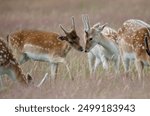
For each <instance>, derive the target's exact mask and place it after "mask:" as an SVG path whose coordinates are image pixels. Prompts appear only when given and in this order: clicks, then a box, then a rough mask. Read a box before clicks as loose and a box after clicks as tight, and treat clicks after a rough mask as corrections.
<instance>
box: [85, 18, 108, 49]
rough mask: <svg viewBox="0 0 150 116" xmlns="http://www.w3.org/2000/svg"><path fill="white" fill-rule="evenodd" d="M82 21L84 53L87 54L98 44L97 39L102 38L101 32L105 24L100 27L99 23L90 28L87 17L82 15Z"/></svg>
mask: <svg viewBox="0 0 150 116" xmlns="http://www.w3.org/2000/svg"><path fill="white" fill-rule="evenodd" d="M82 21H83V25H84V32H85V35H84V38H85V43H86V45H85V52H89V51H90V50H91V49H92V48H93V47H94V46H95V45H96V44H98V43H99V40H100V39H99V38H103V35H102V34H101V32H102V31H103V29H104V27H105V26H106V25H107V24H103V25H101V24H100V23H97V24H95V25H94V26H93V27H90V21H89V18H88V15H86V16H85V15H82Z"/></svg>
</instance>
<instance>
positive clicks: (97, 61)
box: [94, 58, 101, 74]
mask: <svg viewBox="0 0 150 116" xmlns="http://www.w3.org/2000/svg"><path fill="white" fill-rule="evenodd" d="M100 63H101V60H100V59H99V58H96V60H95V65H94V74H95V72H96V69H97V67H98V65H99V64H100Z"/></svg>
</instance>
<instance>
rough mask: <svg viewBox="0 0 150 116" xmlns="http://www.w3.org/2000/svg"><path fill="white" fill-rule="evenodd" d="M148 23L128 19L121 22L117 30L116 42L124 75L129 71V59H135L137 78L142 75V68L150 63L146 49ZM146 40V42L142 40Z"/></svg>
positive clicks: (148, 37)
mask: <svg viewBox="0 0 150 116" xmlns="http://www.w3.org/2000/svg"><path fill="white" fill-rule="evenodd" d="M148 26H149V25H148V24H146V23H145V22H143V21H141V20H136V19H130V20H127V21H125V22H124V23H123V25H122V27H121V28H120V29H119V30H118V42H119V48H120V52H121V56H122V61H123V65H124V69H125V72H126V75H128V72H129V65H130V61H132V60H133V61H135V66H136V70H137V72H138V79H139V80H141V79H142V77H143V68H144V66H145V65H147V66H149V65H150V57H149V56H148V54H147V53H146V50H147V52H148V53H149V50H148V49H147V46H146V45H148V40H150V36H149V27H150V26H149V27H148ZM144 41H146V42H144Z"/></svg>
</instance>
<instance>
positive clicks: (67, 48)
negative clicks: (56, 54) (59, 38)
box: [63, 42, 72, 57]
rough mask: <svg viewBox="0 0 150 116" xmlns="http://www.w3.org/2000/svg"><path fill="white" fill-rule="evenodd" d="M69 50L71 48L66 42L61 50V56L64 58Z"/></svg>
mask: <svg viewBox="0 0 150 116" xmlns="http://www.w3.org/2000/svg"><path fill="white" fill-rule="evenodd" d="M71 48H72V47H71V46H70V45H69V44H68V43H67V42H65V45H64V50H63V56H64V57H65V56H66V55H67V54H68V53H69V51H70V50H71Z"/></svg>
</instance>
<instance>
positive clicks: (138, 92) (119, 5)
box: [0, 0, 150, 98]
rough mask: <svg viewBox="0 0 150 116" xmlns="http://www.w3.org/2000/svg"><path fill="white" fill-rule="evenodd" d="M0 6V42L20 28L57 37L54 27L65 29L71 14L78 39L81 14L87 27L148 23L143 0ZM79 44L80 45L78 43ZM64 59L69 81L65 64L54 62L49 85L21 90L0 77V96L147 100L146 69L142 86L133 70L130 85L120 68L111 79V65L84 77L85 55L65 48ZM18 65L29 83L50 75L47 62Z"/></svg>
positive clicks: (17, 1) (45, 0) (18, 0)
mask: <svg viewBox="0 0 150 116" xmlns="http://www.w3.org/2000/svg"><path fill="white" fill-rule="evenodd" d="M0 2H1V4H0V35H1V36H2V37H4V38H5V37H6V35H7V34H8V33H10V32H14V31H16V30H19V29H24V28H27V29H40V30H45V31H54V32H58V33H62V32H61V30H60V29H59V26H58V25H59V24H60V23H61V24H63V25H65V26H66V27H67V28H69V26H70V23H71V21H70V17H71V16H75V18H76V28H77V32H78V34H79V36H80V37H81V38H82V34H83V31H82V28H83V27H82V20H81V14H83V13H86V14H89V16H90V19H91V24H94V23H96V22H98V21H100V22H101V23H105V22H108V23H109V25H110V26H111V27H112V28H115V29H118V28H119V27H120V25H121V24H122V23H123V22H124V21H125V20H127V19H131V18H138V19H142V20H144V21H146V22H150V20H149V11H150V7H149V5H150V1H147V0H107V1H106V0H82V1H81V0H61V1H60V0H32V2H31V0H0ZM81 43H82V44H83V43H84V42H83V40H82V39H81ZM72 56H73V57H72ZM67 60H68V62H69V63H70V68H71V72H72V75H73V76H74V78H75V80H74V81H71V80H70V79H69V78H68V74H66V72H67V70H66V68H65V66H64V65H61V64H60V67H59V71H58V78H57V79H56V80H55V81H51V80H50V79H48V80H47V81H46V82H45V83H44V85H43V86H42V87H41V88H35V87H28V88H23V87H22V86H21V85H19V84H18V83H14V82H12V81H11V80H10V79H8V78H3V83H4V84H5V88H4V90H1V91H0V98H150V84H149V83H150V78H149V75H150V70H149V69H148V68H147V69H145V78H144V84H143V83H139V82H138V81H137V80H136V78H137V75H136V72H135V71H133V72H132V73H131V77H130V78H134V81H131V80H130V79H124V73H123V68H122V67H121V68H120V74H119V75H118V76H117V77H116V75H115V74H114V69H113V67H111V68H110V70H109V71H107V72H106V71H104V70H103V69H102V67H101V66H100V67H99V69H98V70H97V72H96V76H95V77H91V78H90V77H89V69H88V62H87V57H86V54H85V53H79V52H77V51H75V50H71V51H70V53H69V54H68V56H67ZM33 64H34V65H33ZM22 67H23V70H24V71H25V72H30V70H32V75H33V77H34V82H35V84H38V83H39V82H40V80H41V79H42V77H43V76H44V74H45V73H46V72H50V70H49V67H48V64H47V63H41V62H33V61H30V62H28V63H26V64H24V65H23V66H22ZM29 67H30V68H29ZM39 67H40V68H39ZM133 69H135V68H134V67H133Z"/></svg>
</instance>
